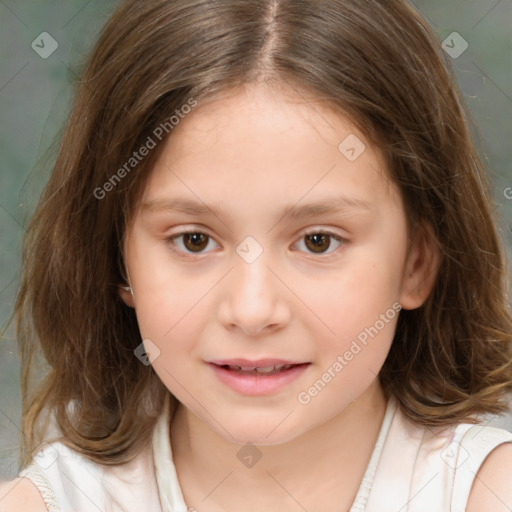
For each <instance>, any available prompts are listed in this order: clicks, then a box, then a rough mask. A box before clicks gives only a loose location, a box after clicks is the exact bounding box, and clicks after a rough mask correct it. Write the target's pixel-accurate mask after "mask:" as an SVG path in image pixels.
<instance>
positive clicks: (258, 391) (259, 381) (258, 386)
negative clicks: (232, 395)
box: [209, 363, 309, 396]
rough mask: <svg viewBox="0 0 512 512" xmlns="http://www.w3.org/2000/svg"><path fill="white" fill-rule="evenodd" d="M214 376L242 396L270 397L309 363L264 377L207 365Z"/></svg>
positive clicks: (297, 376) (291, 380) (302, 371)
mask: <svg viewBox="0 0 512 512" xmlns="http://www.w3.org/2000/svg"><path fill="white" fill-rule="evenodd" d="M209 365H210V366H211V367H212V369H213V371H214V373H215V375H216V376H217V377H218V378H219V380H220V381H221V382H223V383H224V384H226V385H227V386H228V387H230V388H231V389H233V390H234V391H237V392H238V393H241V394H243V395H251V396H259V395H271V394H272V393H275V392H277V391H279V390H280V389H282V388H284V387H285V386H287V385H288V384H290V383H291V382H293V381H294V380H296V379H298V378H299V377H300V376H301V375H302V374H303V373H304V372H305V370H306V368H307V367H308V366H309V363H304V364H299V365H297V366H292V367H291V368H290V369H288V370H285V371H282V372H279V373H275V374H274V375H265V374H264V373H254V374H250V375H248V374H241V373H237V372H235V371H233V370H228V369H226V368H223V367H222V366H217V365H216V364H213V363H209Z"/></svg>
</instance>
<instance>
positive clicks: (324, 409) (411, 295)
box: [121, 85, 428, 444]
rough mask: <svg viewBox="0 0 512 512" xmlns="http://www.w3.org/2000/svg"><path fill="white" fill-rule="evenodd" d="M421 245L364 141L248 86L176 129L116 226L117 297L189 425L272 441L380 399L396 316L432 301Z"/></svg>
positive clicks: (300, 102)
mask: <svg viewBox="0 0 512 512" xmlns="http://www.w3.org/2000/svg"><path fill="white" fill-rule="evenodd" d="M340 144H341V145H340ZM184 232H189V234H188V235H187V234H183V233H184ZM423 249H424V244H423V245H421V244H420V243H418V244H415V243H413V244H412V245H411V246H410V247H409V245H408V231H407V223H406V217H405V213H404V208H403V205H402V202H401V199H400V196H399V194H398V192H397V189H396V187H395V186H394V185H393V184H392V183H390V182H389V180H387V179H386V170H385V169H384V166H383V163H382V158H381V156H380V154H379V153H378V151H377V150H376V149H375V148H373V147H372V146H371V145H370V143H369V142H368V141H367V140H366V139H365V137H364V135H363V134H361V133H360V132H358V131H357V130H356V129H355V128H354V126H353V125H352V124H351V123H350V122H349V121H348V120H347V119H346V118H344V117H342V116H340V114H337V113H334V112H332V111H330V110H326V109H325V108H324V107H321V106H320V105H319V104H318V103H316V104H313V103H311V102H306V101H305V100H304V97H303V96H295V97H292V96H291V95H290V94H285V93H284V92H278V91H277V90H270V89H269V88H267V87H265V86H261V85H260V86H256V85H254V86H251V87H247V88H246V89H243V90H240V91H239V92H237V93H236V94H232V95H230V96H226V97H224V98H223V99H221V100H216V101H210V102H207V103H201V104H199V106H198V107H197V108H196V109H195V110H193V111H192V112H191V113H190V114H188V116H187V117H185V118H184V119H183V120H181V122H180V124H179V125H178V126H176V127H175V128H174V130H173V132H172V134H171V137H170V138H169V140H168V142H167V143H166V146H165V148H164V151H163V153H162V155H161V157H160V158H159V160H158V162H157V164H156V166H155V167H154V169H153V170H152V172H151V175H150V176H149V179H148V182H147V185H146V188H145V190H144V193H143V197H142V201H141V207H140V209H138V210H137V213H136V215H135V217H134V220H133V222H132V223H131V225H130V228H129V230H128V232H127V237H126V243H125V261H126V265H127V269H128V274H129V277H130V284H131V286H132V289H133V297H132V296H131V295H130V294H129V293H127V292H125V291H122V292H121V293H122V296H123V299H124V300H125V301H126V302H127V304H129V305H130V306H133V307H135V309H136V314H137V318H138V323H139V327H140V331H141V334H142V338H143V339H145V340H146V341H145V345H146V348H147V349H148V351H149V352H150V357H151V358H152V359H153V358H154V360H153V361H152V365H153V367H154V369H155V371H156V372H157V374H158V375H159V377H160V378H161V380H162V381H163V383H164V384H165V385H166V387H167V388H168V389H169V390H170V391H171V392H172V394H173V395H174V396H176V397H177V398H178V400H179V401H180V402H181V403H182V404H183V405H184V406H185V407H186V409H187V411H188V414H189V415H190V413H192V414H191V415H190V417H191V418H194V421H200V422H202V424H203V425H206V426H208V427H209V428H210V429H212V430H213V431H215V432H217V433H218V434H220V435H221V436H223V437H224V438H226V439H230V440H234V441H237V442H241V443H245V442H252V443H254V444H277V443H282V442H285V441H287V440H291V439H293V438H295V437H297V436H299V435H301V434H304V433H306V432H308V431H311V430H313V429H315V428H318V427H321V426H322V425H324V424H326V423H328V422H329V421H332V420H334V419H335V418H336V417H337V416H338V415H340V414H343V411H344V409H345V408H347V406H349V405H350V404H351V403H352V402H353V401H354V400H356V399H357V403H363V402H364V401H365V400H367V401H368V403H370V402H371V401H372V400H374V399H375V397H381V394H380V387H379V384H378V379H377V376H378V373H379V371H380V369H381V367H382V365H383V363H384V360H385V358H386V355H387V353H388V351H389V349H390V346H391V342H392V339H393V334H394V330H395V326H396V322H397V319H398V311H399V309H400V307H401V306H403V307H404V308H414V307H418V306H419V305H420V304H421V303H422V302H423V300H424V299H425V297H426V294H427V293H428V279H427V280H425V277H426V276H427V271H425V269H424V267H425V261H428V257H427V256H426V252H425V251H424V250H423ZM422 272H423V273H422ZM400 305H401V306H400ZM149 340H150V341H149ZM276 365H277V368H274V369H273V367H275V366H276ZM279 365H292V366H291V367H288V366H285V367H283V368H279ZM236 367H244V368H246V370H245V371H239V370H238V369H237V368H236ZM254 368H259V369H258V370H256V369H254Z"/></svg>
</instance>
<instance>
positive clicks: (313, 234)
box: [295, 231, 347, 256]
mask: <svg viewBox="0 0 512 512" xmlns="http://www.w3.org/2000/svg"><path fill="white" fill-rule="evenodd" d="M346 242H347V240H346V239H344V238H341V237H340V236H338V235H337V234H335V233H331V232H329V231H310V232H309V233H306V234H304V235H303V236H302V237H301V238H300V239H299V240H298V242H296V244H295V246H296V248H297V249H299V250H300V251H303V252H306V253H309V254H318V255H322V256H323V255H328V254H330V253H333V252H334V251H336V249H338V248H339V247H340V246H342V245H345V243H346Z"/></svg>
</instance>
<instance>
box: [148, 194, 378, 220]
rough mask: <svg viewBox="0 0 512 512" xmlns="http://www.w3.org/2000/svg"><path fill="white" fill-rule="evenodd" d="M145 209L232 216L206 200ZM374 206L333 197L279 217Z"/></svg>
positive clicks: (158, 202)
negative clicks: (208, 203)
mask: <svg viewBox="0 0 512 512" xmlns="http://www.w3.org/2000/svg"><path fill="white" fill-rule="evenodd" d="M142 209H143V210H149V211H151V212H158V211H174V212H178V213H184V214H187V215H193V216H207V215H215V216H216V217H218V218H220V219H229V218H231V216H230V215H229V214H228V212H227V211H226V210H225V209H224V208H222V207H221V206H219V205H214V204H210V205H207V204H206V203H204V202H200V201H194V200H191V199H179V198H176V199H152V200H151V201H147V202H145V203H144V204H143V205H142ZM372 209H373V206H372V205H371V204H370V203H369V202H367V201H365V200H363V199H360V198H356V197H346V196H339V197H332V198H327V199H324V200H322V201H315V202H311V203H307V204H303V205H299V206H297V205H296V204H295V205H294V204H290V205H287V206H285V207H284V208H283V209H282V210H281V212H280V214H278V215H277V219H282V218H284V217H290V218H292V219H301V218H304V217H312V216H315V215H316V216H318V215H323V214H327V213H337V212H343V211H357V210H359V211H369V210H372Z"/></svg>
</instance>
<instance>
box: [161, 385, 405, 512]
mask: <svg viewBox="0 0 512 512" xmlns="http://www.w3.org/2000/svg"><path fill="white" fill-rule="evenodd" d="M170 402H171V395H170V394H167V395H166V398H165V401H164V406H163V409H162V413H161V414H160V417H159V418H158V421H157V423H156V425H155V428H154V431H153V436H152V448H153V465H154V469H155V477H156V484H157V488H158V494H159V497H160V505H161V508H162V512H187V511H188V510H189V509H188V508H187V505H186V503H185V498H184V497H183V492H182V490H181V486H180V484H179V480H178V474H177V472H176V467H175V465H174V461H173V458H172V448H171V442H170V439H171V437H170V420H171V409H170ZM396 410H397V402H396V399H395V397H394V396H393V395H391V396H390V397H389V398H388V401H387V403H386V409H385V412H384V418H383V420H382V424H381V427H380V430H379V434H378V436H377V441H376V442H375V445H374V448H373V451H372V455H371V457H370V461H369V463H368V466H367V467H366V471H365V473H364V475H363V479H362V480H361V484H360V485H359V489H358V491H357V494H356V497H355V499H354V502H353V504H352V506H351V507H350V512H364V511H365V509H366V503H367V502H368V498H369V496H370V491H371V488H372V484H373V480H374V478H375V473H376V471H377V466H378V464H379V461H380V458H381V455H382V450H383V448H384V443H385V441H386V437H387V434H388V432H389V429H390V426H391V422H392V420H393V417H394V416H395V412H396Z"/></svg>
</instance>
